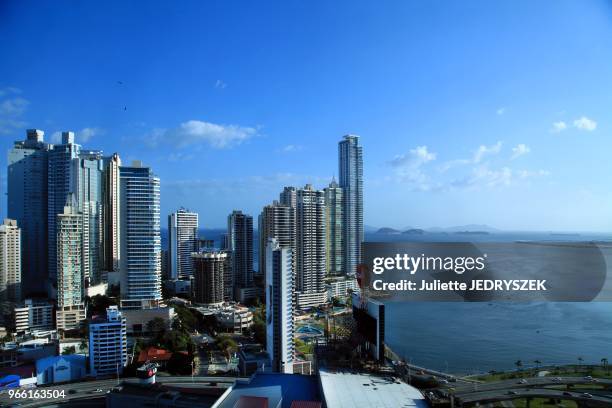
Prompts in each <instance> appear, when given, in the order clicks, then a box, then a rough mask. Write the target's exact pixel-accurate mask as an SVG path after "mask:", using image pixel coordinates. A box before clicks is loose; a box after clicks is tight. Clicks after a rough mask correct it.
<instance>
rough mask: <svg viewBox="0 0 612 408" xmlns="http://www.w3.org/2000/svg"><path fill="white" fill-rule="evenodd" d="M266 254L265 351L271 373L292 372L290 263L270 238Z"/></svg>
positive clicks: (288, 253)
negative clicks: (272, 371)
mask: <svg viewBox="0 0 612 408" xmlns="http://www.w3.org/2000/svg"><path fill="white" fill-rule="evenodd" d="M265 252H266V268H265V282H266V340H267V341H266V348H267V352H268V355H269V356H270V360H271V362H272V369H273V370H274V371H276V372H281V373H292V372H293V359H294V355H295V349H294V347H295V346H294V340H293V337H294V324H293V314H294V313H293V295H292V294H293V290H294V287H293V283H294V282H293V276H294V274H293V259H292V251H291V249H290V248H287V247H283V246H281V245H280V244H279V242H278V240H276V239H275V238H270V239H269V240H268V242H267V245H266V246H265Z"/></svg>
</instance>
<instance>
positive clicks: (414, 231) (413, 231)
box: [402, 228, 425, 235]
mask: <svg viewBox="0 0 612 408" xmlns="http://www.w3.org/2000/svg"><path fill="white" fill-rule="evenodd" d="M424 233H425V230H422V229H420V228H411V229H409V230H406V231H404V232H402V234H406V235H423V234H424Z"/></svg>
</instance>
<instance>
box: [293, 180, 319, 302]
mask: <svg viewBox="0 0 612 408" xmlns="http://www.w3.org/2000/svg"><path fill="white" fill-rule="evenodd" d="M295 214H296V215H295V218H296V254H295V256H296V262H295V266H296V274H295V277H296V281H295V282H296V285H295V290H296V295H297V305H298V307H300V308H308V307H315V306H318V305H321V304H324V303H326V302H327V292H326V290H325V275H326V248H325V196H324V193H323V191H320V190H314V189H313V188H312V186H311V185H310V184H307V185H306V186H305V187H304V188H303V189H299V190H297V204H296V212H295Z"/></svg>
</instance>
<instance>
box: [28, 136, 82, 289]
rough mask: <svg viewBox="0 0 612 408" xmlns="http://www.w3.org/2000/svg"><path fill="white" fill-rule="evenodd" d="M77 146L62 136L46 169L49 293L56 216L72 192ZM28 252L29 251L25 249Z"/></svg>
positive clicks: (53, 276)
mask: <svg viewBox="0 0 612 408" xmlns="http://www.w3.org/2000/svg"><path fill="white" fill-rule="evenodd" d="M80 150H81V146H80V145H78V144H76V143H74V133H73V132H62V144H59V145H52V148H51V149H50V150H49V161H48V166H47V177H48V178H47V228H48V232H49V246H48V254H49V255H48V258H49V263H48V267H49V286H48V287H49V288H50V289H49V293H50V294H51V295H53V294H54V289H55V288H56V287H57V265H58V262H57V241H56V240H57V229H56V221H57V216H58V214H62V212H63V209H64V206H65V204H66V199H67V198H68V195H69V194H70V193H73V192H74V191H75V189H76V186H75V185H74V184H75V178H76V177H75V174H74V166H73V161H74V160H75V159H77V158H78V156H79V152H80ZM28 250H29V248H28ZM51 288H54V289H51Z"/></svg>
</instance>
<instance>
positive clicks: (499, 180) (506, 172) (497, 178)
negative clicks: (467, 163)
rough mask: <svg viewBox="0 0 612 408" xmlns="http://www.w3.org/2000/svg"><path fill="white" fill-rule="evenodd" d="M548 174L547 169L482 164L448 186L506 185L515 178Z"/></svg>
mask: <svg viewBox="0 0 612 408" xmlns="http://www.w3.org/2000/svg"><path fill="white" fill-rule="evenodd" d="M549 175H550V172H549V171H548V170H536V171H532V170H513V169H511V168H510V167H502V168H500V169H490V168H489V167H488V166H486V165H482V166H478V167H475V168H474V169H472V173H471V174H470V175H468V176H467V177H464V178H461V179H456V180H453V181H451V183H450V187H452V188H459V189H478V188H481V187H488V188H494V187H507V186H510V185H512V184H515V183H514V182H515V181H516V180H527V179H531V178H536V177H547V176H549Z"/></svg>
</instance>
